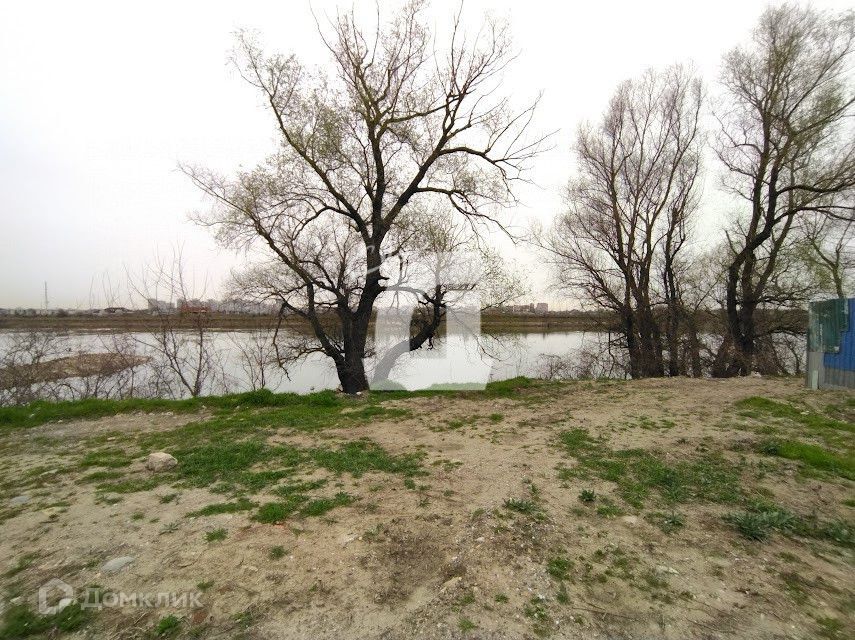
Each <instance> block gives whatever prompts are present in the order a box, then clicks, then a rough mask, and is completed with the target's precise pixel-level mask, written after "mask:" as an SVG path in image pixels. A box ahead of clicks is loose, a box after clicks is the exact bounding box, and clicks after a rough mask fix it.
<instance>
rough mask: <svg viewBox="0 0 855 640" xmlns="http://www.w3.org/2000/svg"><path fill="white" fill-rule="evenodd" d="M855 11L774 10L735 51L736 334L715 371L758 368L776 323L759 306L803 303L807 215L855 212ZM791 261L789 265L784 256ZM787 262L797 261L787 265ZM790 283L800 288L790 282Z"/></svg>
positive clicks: (730, 265)
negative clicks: (796, 250)
mask: <svg viewBox="0 0 855 640" xmlns="http://www.w3.org/2000/svg"><path fill="white" fill-rule="evenodd" d="M853 43H855V17H853V12H851V11H850V12H847V13H843V14H839V15H836V14H830V13H826V12H821V11H817V10H815V9H812V8H809V7H799V6H795V5H790V4H785V5H780V6H776V7H770V8H768V9H767V10H766V11H765V12H764V13H763V15H762V17H761V18H760V22H759V24H758V25H757V27H756V29H755V31H754V34H753V37H752V40H751V42H750V44H748V45H747V46H742V47H737V48H736V49H734V50H732V51H731V52H729V53H728V54H727V55H726V56H725V59H724V68H723V76H722V82H723V84H724V88H725V89H726V96H725V98H724V100H725V102H724V104H725V105H726V107H725V108H724V109H723V110H722V113H720V114H719V119H720V121H721V133H720V136H719V140H718V144H717V152H718V156H719V158H720V159H721V161H722V163H723V164H724V166H725V168H726V170H727V172H726V177H725V185H726V187H727V188H728V189H729V191H730V192H731V193H732V194H734V195H735V196H736V197H737V198H738V199H740V200H741V201H742V202H743V204H742V205H741V206H740V207H739V210H738V213H737V215H736V217H735V220H734V221H733V224H732V225H731V228H730V229H729V230H728V233H727V240H728V252H729V255H728V258H727V266H726V292H725V306H726V311H727V336H726V338H725V340H724V342H723V344H722V346H721V349H720V351H719V354H718V358H717V362H716V366H715V367H714V373H716V374H717V375H747V374H749V373H750V372H751V371H752V368H753V367H754V365H755V360H756V356H757V341H758V339H764V338H766V337H768V336H769V335H771V334H772V333H774V332H775V331H776V327H775V326H774V323H772V324H770V323H769V322H768V321H767V320H769V319H770V318H774V317H775V316H774V315H771V314H765V316H764V317H765V320H764V321H762V322H760V321H759V316H758V313H757V311H758V309H762V308H781V307H786V306H794V305H796V304H798V303H800V302H802V300H803V299H804V297H805V295H806V294H807V293H809V292H805V291H803V285H804V280H803V279H801V280H800V279H799V278H789V279H788V278H786V277H782V276H781V272H782V267H783V266H786V265H789V264H790V263H791V262H792V260H791V257H792V255H793V252H792V251H791V249H792V243H793V233H792V232H793V231H795V230H796V229H797V228H798V226H799V223H800V219H801V218H802V217H803V216H805V215H808V214H809V215H820V216H825V217H832V218H835V219H839V220H849V219H851V218H852V217H853V215H854V214H853V208H852V202H853V200H852V190H853V188H855V135H853V127H852V117H853V115H855V110H853V105H855V91H853V84H852V75H851V68H850V65H851V57H852V51H853ZM784 263H786V265H785V264H784ZM784 270H785V269H784ZM787 281H788V282H789V283H790V284H792V285H793V286H794V287H795V289H793V290H792V291H788V290H787V288H785V287H782V286H780V285H781V284H782V283H784V282H787Z"/></svg>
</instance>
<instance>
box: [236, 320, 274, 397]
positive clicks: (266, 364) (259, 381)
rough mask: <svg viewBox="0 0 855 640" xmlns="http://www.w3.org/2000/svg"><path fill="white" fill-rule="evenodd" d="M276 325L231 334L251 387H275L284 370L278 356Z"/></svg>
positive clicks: (254, 388)
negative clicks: (274, 336) (275, 340)
mask: <svg viewBox="0 0 855 640" xmlns="http://www.w3.org/2000/svg"><path fill="white" fill-rule="evenodd" d="M273 335H274V327H266V328H262V329H253V330H251V331H236V332H233V333H231V334H230V335H229V340H230V341H231V344H232V347H233V348H234V352H235V353H236V355H237V362H238V366H239V367H240V369H241V370H242V371H243V374H244V379H245V380H246V381H247V382H248V383H249V387H250V389H252V390H253V391H257V390H258V389H268V388H271V387H273V388H275V386H276V383H277V382H278V381H279V380H280V378H281V375H282V374H283V370H282V369H281V368H280V366H279V359H278V358H277V357H276V348H275V344H274V342H273Z"/></svg>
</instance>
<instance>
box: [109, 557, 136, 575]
mask: <svg viewBox="0 0 855 640" xmlns="http://www.w3.org/2000/svg"><path fill="white" fill-rule="evenodd" d="M134 560H136V558H134V557H133V556H119V557H118V558H113V559H112V560H110V561H109V562H107V563H106V564H104V566H103V567H101V571H102V572H103V573H118V572H119V571H121V570H122V569H124V568H125V567H127V566H128V565H129V564H131V563H132V562H133V561H134Z"/></svg>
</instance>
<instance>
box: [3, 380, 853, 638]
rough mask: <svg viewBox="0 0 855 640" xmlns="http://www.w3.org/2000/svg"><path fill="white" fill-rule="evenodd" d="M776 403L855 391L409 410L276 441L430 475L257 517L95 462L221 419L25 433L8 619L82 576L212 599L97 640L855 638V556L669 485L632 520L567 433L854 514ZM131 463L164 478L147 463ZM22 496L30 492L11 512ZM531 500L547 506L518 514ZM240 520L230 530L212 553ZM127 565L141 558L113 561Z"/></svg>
mask: <svg viewBox="0 0 855 640" xmlns="http://www.w3.org/2000/svg"><path fill="white" fill-rule="evenodd" d="M754 396H760V397H764V398H772V399H781V400H785V401H787V402H792V403H797V404H798V406H808V407H813V408H816V410H817V411H821V410H824V408H825V407H827V406H828V405H839V404H841V403H844V404H845V403H846V402H847V401H850V400H851V398H852V397H853V396H852V394H847V393H846V392H811V393H808V392H806V391H805V390H804V389H803V388H802V383H801V381H800V380H790V379H758V378H746V379H731V380H689V379H671V380H643V381H634V382H573V383H566V384H560V385H558V384H548V385H543V386H535V387H533V388H532V389H525V390H521V391H520V392H519V393H518V394H511V395H510V397H493V398H488V397H482V396H479V395H477V394H473V393H468V394H460V395H447V396H432V397H416V398H409V399H403V400H396V401H394V402H392V403H388V402H387V403H384V404H383V406H384V407H388V406H390V405H394V406H396V407H399V408H402V409H406V410H407V413H406V414H405V415H402V416H398V417H392V418H390V417H382V416H381V417H380V418H378V419H377V420H372V421H369V422H367V423H353V424H349V423H347V424H342V425H339V426H337V427H332V428H329V429H323V430H319V431H314V432H305V431H293V430H285V429H283V430H282V431H280V432H277V433H275V434H274V435H273V436H271V442H286V443H293V444H294V445H295V446H326V445H330V444H332V443H343V442H351V441H357V440H359V439H360V438H364V437H368V438H370V439H371V440H373V441H374V442H376V443H378V444H379V445H380V446H382V447H383V448H384V449H385V450H386V451H388V452H390V453H392V454H402V453H412V452H422V453H423V455H424V459H423V463H422V464H423V468H424V470H425V471H426V472H427V473H426V475H423V476H416V477H414V478H411V479H409V480H406V479H405V478H403V477H401V476H399V475H394V474H388V473H385V474H384V473H376V472H372V473H366V474H365V475H363V476H361V477H352V476H351V475H349V474H343V475H341V476H334V475H330V474H328V473H327V472H324V471H320V470H314V471H312V472H311V473H307V474H306V477H305V479H310V478H312V477H321V476H326V477H329V478H330V482H331V485H330V487H331V489H333V490H334V491H346V492H347V493H348V494H350V495H352V496H354V497H355V500H354V501H353V502H352V503H351V504H349V505H347V506H342V507H339V508H336V509H334V510H331V511H329V512H328V513H326V514H325V515H324V516H323V517H317V518H308V517H293V518H289V519H288V520H286V521H285V522H284V523H282V524H264V523H261V522H258V521H255V520H253V519H251V516H252V512H251V511H242V512H237V513H223V514H218V515H211V516H205V517H187V516H188V514H190V513H191V512H194V511H197V510H198V509H200V508H201V507H203V506H205V505H208V504H212V503H218V502H222V501H223V500H224V498H223V496H222V495H217V494H216V493H214V492H212V491H211V489H212V487H208V488H174V487H171V486H164V485H162V486H158V487H156V488H155V489H151V490H147V491H139V492H132V493H125V494H122V495H121V496H120V497H121V501H118V502H115V503H112V504H111V503H110V502H111V501H110V500H105V499H104V496H103V495H102V494H101V493H99V491H98V490H97V488H96V486H95V485H93V484H91V483H86V482H82V481H81V478H82V477H84V476H85V475H86V474H87V473H89V472H91V471H92V469H83V468H80V467H79V465H78V464H77V461H78V460H80V459H81V457H82V456H83V455H85V454H86V453H87V451H90V450H92V448H93V447H95V446H109V445H110V443H119V444H120V443H121V442H123V438H126V437H127V436H128V435H129V434H140V433H148V432H164V431H169V430H172V429H176V428H178V427H180V426H181V425H183V424H186V423H187V422H190V421H194V420H200V419H204V418H205V416H204V415H202V416H199V415H189V416H188V415H166V414H151V415H121V416H116V417H111V418H104V419H101V420H96V421H88V422H69V423H62V424H56V423H54V424H47V425H43V426H40V427H35V428H31V429H28V430H18V431H12V432H9V433H7V434H5V435H2V436H0V455H2V474H3V485H2V493H0V508H3V509H5V511H2V512H0V513H2V517H0V576H2V577H0V587H2V589H3V591H0V596H2V598H3V600H2V604H0V607H8V606H11V605H12V604H14V603H20V602H24V603H30V604H32V605H33V606H35V599H36V590H37V589H38V587H39V585H41V584H43V583H45V582H47V581H48V580H50V579H51V578H60V579H62V580H63V581H65V582H67V583H69V584H71V585H74V586H75V587H76V588H78V589H81V588H83V587H85V586H87V585H95V584H97V585H99V586H100V587H102V588H105V589H108V590H110V591H112V592H116V593H117V592H125V593H159V592H170V593H183V592H196V593H198V594H199V602H200V603H201V607H198V608H186V607H184V608H183V607H181V606H178V607H167V608H158V607H148V608H146V607H107V608H104V609H103V610H101V611H99V612H97V614H96V615H95V616H94V617H93V619H92V621H91V623H89V624H88V625H86V626H85V627H83V628H82V629H80V630H78V631H75V632H73V633H71V634H68V636H67V637H80V638H84V637H91V638H151V637H157V636H156V631H155V628H156V625H157V624H158V622H159V621H160V620H161V619H162V618H164V617H165V616H167V615H170V614H171V615H175V616H176V617H177V618H178V619H180V624H179V626H178V627H177V628H176V630H175V635H173V636H169V637H179V638H184V637H188V638H189V637H201V638H258V639H262V638H263V639H274V638H276V639H278V638H283V639H292V638H293V639H298V638H299V639H303V638H306V639H308V638H312V639H321V638H328V639H330V640H333V639H334V640H346V639H354V640H356V639H363V638H383V639H388V640H392V639H398V638H401V639H404V638H407V639H410V638H426V639H427V638H430V639H434V638H435V639H440V638H473V639H475V638H509V639H510V638H520V639H521V638H535V637H554V638H639V639H640V638H674V639H685V638H740V639H752V638H758V639H759V638H851V637H855V626H853V603H855V582H853V553H852V549H851V547H846V546H840V545H838V544H834V543H833V542H831V541H828V540H822V539H816V538H804V537H799V536H798V535H787V534H784V533H780V532H775V533H773V534H772V535H770V536H769V537H768V538H767V539H765V540H762V541H756V540H750V539H747V538H746V537H744V536H742V535H740V533H739V532H738V531H737V530H736V528H735V527H733V526H732V525H731V524H729V523H728V522H726V521H725V519H724V518H723V516H724V515H725V514H726V513H728V512H732V511H738V510H739V507H738V506H735V505H731V504H721V503H716V502H710V501H708V500H705V499H704V496H698V497H697V499H693V500H686V501H682V502H681V503H680V504H678V505H664V504H663V503H661V502H660V501H659V499H658V498H657V496H656V494H651V495H650V496H649V497H648V498H647V499H646V500H645V503H644V506H643V507H634V506H632V505H629V504H626V503H625V502H623V501H622V500H621V498H620V497H619V495H618V494H617V493H616V485H615V483H614V482H612V481H610V480H604V479H602V478H601V477H598V476H591V477H581V478H574V477H568V476H567V475H564V476H562V474H561V473H560V472H559V469H560V468H570V469H573V468H574V465H575V464H577V463H576V461H575V460H574V458H573V456H571V455H569V454H568V453H567V451H566V449H565V448H564V447H562V445H561V443H560V434H561V433H562V432H565V431H567V430H568V429H586V430H587V431H588V434H589V435H590V437H591V438H592V439H594V440H596V441H598V442H602V443H607V446H608V447H609V448H611V449H612V450H616V451H617V450H625V449H644V450H646V451H651V452H655V453H656V455H658V456H660V457H661V459H663V460H665V461H666V462H668V463H674V464H678V463H679V462H680V461H681V460H690V459H693V458H694V457H695V456H697V455H699V452H709V451H712V452H715V453H720V455H722V456H723V457H724V458H725V459H726V460H727V461H729V462H730V463H732V464H734V465H736V466H737V467H738V468H739V469H740V481H741V483H742V484H743V486H744V487H745V488H746V491H750V492H752V494H756V495H758V496H763V497H764V499H766V500H769V501H772V502H774V503H776V504H780V505H782V506H784V507H786V508H787V509H788V510H790V511H792V512H794V513H797V514H803V515H806V516H807V515H811V514H814V515H818V516H820V517H821V518H822V519H824V520H828V521H830V520H837V521H843V522H850V523H851V522H852V519H853V504H855V502H853V498H855V492H853V483H852V482H851V481H850V480H846V479H845V478H841V477H839V476H836V475H833V474H817V473H811V472H809V470H806V469H805V468H803V465H802V463H800V462H798V461H793V460H785V459H782V458H777V457H769V456H765V455H763V454H761V453H758V452H757V451H756V448H755V447H754V444H755V443H756V442H757V441H758V440H759V439H761V438H762V436H763V429H764V423H763V421H762V420H760V421H758V420H756V419H755V420H752V419H750V418H745V417H741V416H740V415H739V414H738V412H736V411H735V410H734V403H735V402H736V401H738V400H740V399H742V398H747V397H754ZM179 464H181V460H180V459H179ZM122 471H123V472H126V473H131V474H134V477H139V478H141V479H144V478H147V477H149V476H150V475H151V473H150V472H148V471H146V470H145V468H144V465H143V458H138V459H135V460H134V462H133V463H132V464H131V466H130V467H129V468H126V469H122ZM23 478H28V479H29V480H27V483H26V484H25V485H22V484H21V482H22V481H21V479H23ZM33 478H36V479H38V482H35V483H34V482H33V481H32V479H33ZM562 478H563V479H562ZM333 485H335V486H334V488H333ZM22 486H23V487H24V488H22ZM583 490H590V491H592V492H594V495H596V496H597V498H596V499H595V501H594V502H593V503H591V504H587V503H585V502H583V501H581V500H580V492H582V491H583ZM19 491H20V492H21V494H23V495H26V496H27V498H28V500H27V501H26V502H25V503H23V504H18V505H16V506H14V507H12V506H7V504H11V501H12V500H13V498H14V497H15V496H16V495H17V492H19ZM171 494H177V497H175V498H174V499H172V500H171V501H166V499H167V498H165V496H169V495H171ZM253 499H254V500H258V501H263V500H259V499H258V497H255V498H253ZM509 499H517V500H519V501H523V502H524V503H525V504H526V505H532V508H533V511H532V512H530V513H525V512H520V511H515V510H514V509H511V508H508V506H507V504H508V503H506V501H507V500H509ZM669 510H673V511H678V512H679V514H680V517H681V518H682V519H683V522H684V524H683V525H682V526H680V527H679V528H678V529H677V530H675V531H673V532H670V533H666V532H665V531H664V530H663V529H662V528H660V527H659V526H657V525H656V524H655V523H654V518H653V517H652V516H651V514H654V513H659V512H668V511H669ZM219 529H224V530H225V534H226V537H225V539H223V540H221V541H213V542H208V541H206V537H205V536H206V534H209V533H211V532H214V531H216V530H219ZM119 556H132V557H134V558H135V560H134V561H133V562H132V563H131V564H130V565H129V566H128V567H126V568H125V569H123V570H122V571H120V572H118V573H115V574H105V573H103V572H102V571H101V567H102V565H103V563H104V562H106V561H108V560H110V559H112V558H116V557H119ZM24 557H26V558H29V560H27V559H24V560H22V558H24ZM562 562H563V563H564V564H562ZM562 574H563V575H562ZM64 637H66V636H64ZM164 637H165V636H164Z"/></svg>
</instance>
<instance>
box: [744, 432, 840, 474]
mask: <svg viewBox="0 0 855 640" xmlns="http://www.w3.org/2000/svg"><path fill="white" fill-rule="evenodd" d="M758 449H759V451H760V452H761V453H765V454H767V455H771V456H778V457H780V458H786V459H787V460H797V461H799V462H802V463H804V464H805V465H807V466H808V467H811V468H813V469H819V470H820V471H827V472H828V473H832V474H834V475H838V476H840V477H842V478H846V479H847V480H855V456H853V455H844V456H841V455H837V454H834V453H831V452H830V451H827V450H826V449H823V448H822V447H819V446H817V445H813V444H807V443H804V442H799V441H797V440H782V441H779V440H765V441H763V442H761V443H760V445H759V446H758Z"/></svg>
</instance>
